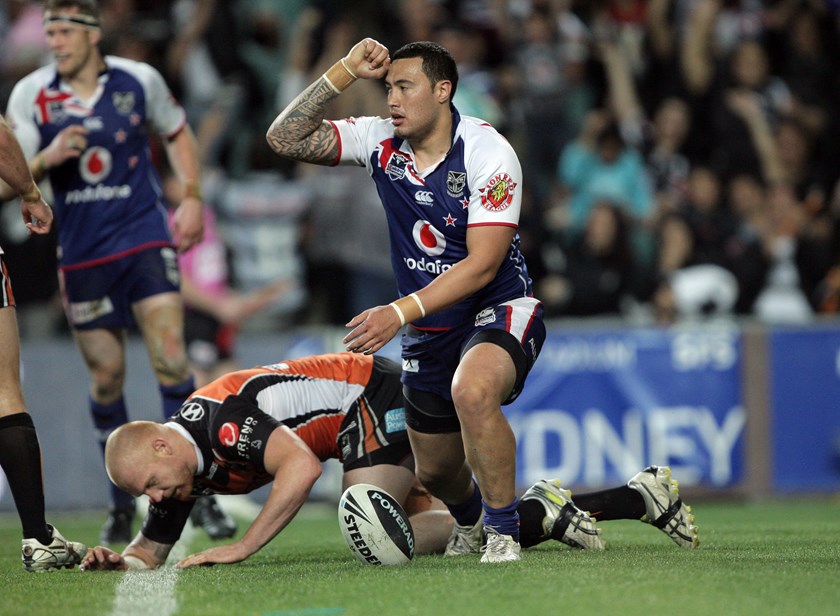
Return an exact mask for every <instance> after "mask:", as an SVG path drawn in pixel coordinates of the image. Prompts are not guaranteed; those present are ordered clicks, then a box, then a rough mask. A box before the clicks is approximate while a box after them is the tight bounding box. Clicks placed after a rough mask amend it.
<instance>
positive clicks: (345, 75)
mask: <svg viewBox="0 0 840 616" xmlns="http://www.w3.org/2000/svg"><path fill="white" fill-rule="evenodd" d="M383 77H385V84H386V87H387V91H388V98H387V103H388V110H389V113H390V117H388V118H374V117H363V118H350V119H347V120H342V121H334V122H333V121H326V120H325V119H324V115H325V110H326V108H327V105H328V104H329V102H330V101H331V100H332V99H333V98H335V97H336V96H338V95H339V94H340V93H341V92H342V91H343V90H344V89H346V88H347V87H350V86H351V85H352V83H353V82H354V81H355V80H356V79H357V78H365V79H381V78H383ZM457 85H458V70H457V67H456V65H455V61H454V60H453V58H452V56H451V55H450V54H449V52H448V51H447V50H446V49H444V48H443V47H441V46H440V45H437V44H435V43H431V42H420V43H411V44H409V45H406V46H404V47H402V48H401V49H399V50H397V52H396V53H394V55H393V56H389V52H388V49H387V48H385V47H384V46H383V45H381V44H380V43H378V42H377V41H375V40H373V39H370V38H367V39H364V40H362V41H361V42H359V43H357V44H356V45H354V46H353V48H352V49H351V50H350V52H349V53H348V54H347V55H346V56H345V57H343V58H341V60H339V61H338V62H336V63H335V64H334V65H333V66H332V67H331V68H330V69H328V70H327V72H326V73H325V74H324V75H323V76H322V77H321V78H319V79H318V80H317V81H316V82H315V83H313V84H311V85H310V86H309V87H308V88H307V89H306V90H304V92H303V93H302V94H300V95H299V96H298V97H297V98H296V99H295V100H294V101H293V102H292V103H290V104H289V105H288V107H287V108H286V109H285V110H284V111H283V112H282V113H281V114H280V115H279V116H278V117H277V118H276V119H275V120H274V122H273V123H272V125H271V127H270V128H269V130H268V133H267V140H268V142H269V144H270V145H271V147H272V148H273V149H274V151H275V152H277V153H278V154H279V155H281V156H284V157H288V158H292V159H295V160H300V161H306V162H311V163H316V164H322V165H335V164H354V165H360V166H365V167H366V168H367V169H368V172H369V173H370V174H371V177H372V178H373V180H374V182H375V183H376V186H377V189H378V191H379V194H380V197H381V200H382V204H383V206H384V208H385V212H386V216H387V219H388V225H389V232H390V240H391V261H392V265H393V268H394V273H395V275H396V278H397V286H398V290H399V293H400V295H401V297H400V298H399V299H397V300H396V301H394V302H392V303H391V304H390V305H386V306H376V307H374V308H371V309H369V310H366V311H364V312H362V313H361V314H359V315H358V316H356V317H355V318H354V319H352V320H351V321H350V322H349V323H348V327H350V328H352V331H351V332H350V334H348V336H347V337H346V338H345V344H346V348H347V350H350V351H355V352H361V353H373V352H375V351H377V350H378V349H380V348H381V347H382V346H383V345H384V344H385V343H387V342H388V341H389V340H390V339H391V338H392V337H393V336H394V335H395V334H396V333H397V331H398V330H399V329H400V327H401V326H403V325H406V324H410V325H409V327H408V329H407V331H406V333H405V335H404V336H403V339H402V347H403V352H402V356H403V376H402V382H403V385H404V393H405V397H406V401H407V404H406V407H407V410H408V414H407V422H408V425H409V428H410V430H409V434H410V438H411V444H412V449H413V451H414V454H415V458H416V472H417V476H418V478H419V479H420V481H421V482H422V483H423V485H424V486H426V487H427V488H428V489H429V491H430V492H431V493H432V494H434V495H435V496H437V497H438V498H440V499H441V500H443V501H444V502H445V503H446V504H447V506H448V507H449V510H450V511H451V512H452V514H453V516H454V517H455V520H456V522H457V525H456V527H455V530H454V531H453V535H452V538H451V541H450V545H449V546H448V547H447V553H448V554H450V555H458V554H465V553H469V552H473V551H478V550H479V547H480V545H481V536H482V527H483V530H484V531H485V533H486V534H487V545H486V549H485V553H484V556H483V557H482V561H483V562H504V561H511V560H518V559H519V549H520V545H519V517H518V514H517V499H516V494H515V485H514V479H515V471H516V468H515V465H516V460H515V458H516V440H515V436H514V434H513V431H512V430H511V428H510V425H509V424H508V422H507V420H506V419H505V416H504V415H503V414H502V411H501V405H502V404H505V403H507V402H510V401H512V400H513V399H514V398H515V397H516V396H517V394H518V393H519V392H520V391H521V388H522V386H523V384H524V381H525V378H526V376H527V374H528V372H529V370H530V368H531V366H532V365H533V363H534V361H535V360H536V357H537V355H538V354H539V351H540V348H541V346H542V343H543V340H544V338H545V327H544V324H543V322H542V313H543V310H542V305H541V304H540V302H539V301H537V300H536V299H534V298H533V296H532V293H531V280H530V278H529V276H528V270H527V267H526V265H525V262H524V259H523V257H522V254H521V252H520V251H519V238H518V235H517V228H518V223H519V210H520V205H521V199H522V188H521V183H522V170H521V167H520V164H519V161H518V159H517V156H516V154H515V152H514V151H513V148H512V147H511V146H510V144H509V143H508V142H507V141H506V140H505V139H504V138H503V137H502V136H501V135H499V133H497V132H496V131H495V130H494V129H493V128H492V127H491V126H490V125H488V124H487V123H486V122H484V121H482V120H478V119H476V118H471V117H465V116H461V115H460V113H459V112H458V110H457V109H456V108H455V107H454V106H453V105H452V98H453V96H454V94H455V91H456V88H457ZM348 198H352V196H348ZM470 466H471V467H472V469H473V470H474V471H475V476H476V479H477V485H476V483H475V482H473V480H472V479H471V475H470V472H469V467H470ZM479 487H480V489H479ZM482 508H483V510H484V516H483V518H482V516H481V512H482Z"/></svg>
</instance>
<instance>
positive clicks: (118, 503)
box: [88, 396, 134, 509]
mask: <svg viewBox="0 0 840 616" xmlns="http://www.w3.org/2000/svg"><path fill="white" fill-rule="evenodd" d="M88 403H89V405H90V414H91V416H92V417H93V425H94V427H96V433H97V434H96V438H97V440H98V441H99V447H100V449H101V450H102V454H103V455H104V454H105V441H107V440H108V435H109V434H111V432H113V431H114V430H115V429H116V428H118V427H120V426H121V425H123V424H124V423H126V422H127V421H128V411H127V410H126V408H125V398H123V397H122V396H120V397H119V398H117V399H116V400H115V401H114V402H112V403H111V404H99V403H98V402H96V401H95V400H94V399H93V398H89V399H88ZM108 487H109V488H110V490H111V502H112V503H114V509H129V508H131V507H133V505H134V498H133V497H132V496H131V494H129V493H127V492H123V491H122V490H120V489H119V488H118V487H117V486H115V485H114V484H112V483H111V482H110V481H109V482H108Z"/></svg>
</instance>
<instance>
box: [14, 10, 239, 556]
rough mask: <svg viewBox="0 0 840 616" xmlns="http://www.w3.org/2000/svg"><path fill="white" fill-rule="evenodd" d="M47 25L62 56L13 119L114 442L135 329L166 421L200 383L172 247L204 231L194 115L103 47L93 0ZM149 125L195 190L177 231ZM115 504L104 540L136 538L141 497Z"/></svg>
mask: <svg viewBox="0 0 840 616" xmlns="http://www.w3.org/2000/svg"><path fill="white" fill-rule="evenodd" d="M44 31H45V34H46V40H47V44H48V46H49V48H50V51H51V52H52V55H53V57H54V59H55V62H54V63H53V64H50V65H48V66H44V67H42V68H40V69H38V70H36V71H34V72H33V73H30V74H29V75H27V76H26V77H24V78H23V79H22V80H21V81H20V82H18V83H17V84H16V86H15V88H14V90H13V91H12V94H11V96H10V99H9V113H8V116H9V119H10V123H11V124H12V125H13V127H14V129H15V131H16V134H17V136H18V139H19V140H20V143H21V146H22V148H23V150H24V152H25V153H26V154H27V155H28V156H29V157H30V168H31V169H32V173H33V175H34V176H35V179H36V180H41V179H42V178H44V177H45V176H47V175H49V179H50V183H51V186H52V191H53V195H54V203H55V214H56V222H57V226H58V244H59V274H60V281H61V289H62V294H63V299H64V304H65V311H66V314H67V318H68V321H69V323H70V326H71V329H72V330H73V335H74V338H75V340H76V344H77V346H78V348H79V350H80V352H81V354H82V357H83V358H84V361H85V364H86V365H87V368H88V371H89V373H90V411H91V414H92V416H93V421H94V425H95V427H96V430H97V432H98V435H99V439H100V442H101V443H102V445H103V446H104V443H105V438H106V437H107V435H108V433H109V432H110V431H111V430H113V429H114V428H116V427H117V426H119V425H121V424H123V423H125V422H126V421H127V412H126V406H125V401H124V398H123V382H124V379H125V331H126V329H128V328H132V327H135V326H138V327H139V329H140V331H141V332H142V334H143V337H144V339H145V342H146V346H147V349H148V353H149V358H150V360H151V365H152V368H153V370H154V373H155V376H156V378H157V380H158V382H159V385H160V393H161V396H162V398H163V407H164V416H167V417H168V416H169V415H171V414H172V413H174V412H175V411H177V410H178V408H179V407H180V405H181V403H182V402H183V401H184V399H185V398H186V396H187V395H189V394H190V392H191V391H192V390H193V381H192V377H191V376H190V372H189V367H188V362H187V357H186V354H185V352H184V342H183V306H182V303H181V297H180V294H179V292H178V290H179V275H178V265H177V260H176V257H177V255H176V252H175V250H176V249H177V250H179V251H184V250H187V249H188V248H190V247H191V246H192V245H193V244H195V243H196V242H198V241H199V240H200V239H201V235H202V201H201V195H200V187H199V183H198V180H199V163H198V156H197V152H196V145H195V138H194V136H193V133H192V131H191V130H190V128H189V126H188V125H187V122H186V115H185V113H184V110H183V108H182V107H181V106H180V105H179V104H178V103H177V102H176V101H175V99H174V98H173V97H172V95H171V93H170V91H169V89H168V87H167V86H166V84H165V83H164V81H163V78H162V77H161V75H160V74H159V73H158V71H157V70H155V69H154V68H152V67H151V66H149V65H147V64H144V63H140V62H134V61H130V60H126V59H123V58H117V57H114V56H107V57H103V56H102V54H101V53H100V51H99V47H98V44H99V42H100V40H101V38H102V32H101V30H100V25H99V10H98V6H97V4H96V2H95V1H94V0H49V1H48V2H46V3H45V5H44ZM149 131H155V132H157V133H158V134H159V135H161V137H162V142H163V146H164V149H165V151H166V154H167V158H168V159H169V162H170V164H171V167H172V168H173V170H174V172H175V174H176V175H177V176H178V178H179V179H180V180H181V182H182V183H183V185H184V188H185V197H184V199H183V201H182V202H181V204H180V206H179V207H178V211H177V213H176V215H175V217H174V222H173V224H172V229H171V232H170V229H169V227H168V225H167V221H166V220H167V219H166V207H165V204H164V201H163V197H162V191H161V186H160V179H159V177H158V174H157V172H156V171H155V168H154V166H153V164H152V160H151V153H150V136H149ZM112 500H113V509H112V511H111V512H110V514H109V517H108V520H107V521H106V524H105V526H104V527H103V531H102V537H101V539H102V541H103V542H104V543H113V542H126V541H129V540H130V539H131V521H132V518H133V512H134V503H133V499H132V498H131V497H130V496H129V495H128V494H125V493H124V492H121V491H118V490H116V489H112ZM231 532H232V531H231Z"/></svg>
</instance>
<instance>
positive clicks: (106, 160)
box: [79, 146, 114, 184]
mask: <svg viewBox="0 0 840 616" xmlns="http://www.w3.org/2000/svg"><path fill="white" fill-rule="evenodd" d="M113 168H114V160H113V158H112V156H111V153H110V152H109V151H108V150H106V149H105V148H103V147H99V146H93V147H91V148H88V149H87V150H85V152H84V154H82V156H81V158H79V173H80V174H81V176H82V179H84V181H85V182H87V183H88V184H96V183H97V182H101V181H102V180H104V179H105V178H107V177H108V175H110V173H111V169H113Z"/></svg>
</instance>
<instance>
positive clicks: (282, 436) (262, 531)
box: [177, 426, 321, 569]
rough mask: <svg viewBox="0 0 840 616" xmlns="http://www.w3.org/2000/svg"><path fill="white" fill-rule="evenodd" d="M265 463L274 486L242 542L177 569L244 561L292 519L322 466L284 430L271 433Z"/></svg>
mask: <svg viewBox="0 0 840 616" xmlns="http://www.w3.org/2000/svg"><path fill="white" fill-rule="evenodd" d="M264 461H265V469H266V471H268V472H269V473H271V474H272V475H273V476H274V482H273V483H272V485H271V492H270V493H269V495H268V498H267V499H266V501H265V504H264V505H263V508H262V510H261V511H260V513H259V515H258V516H257V517H256V518H255V519H254V521H253V522H252V523H251V526H250V527H249V528H248V530H247V531H245V534H244V535H243V536H242V538H241V539H239V540H238V541H235V542H233V543H230V544H228V545H222V546H218V547H214V548H210V549H208V550H204V551H203V552H199V553H198V554H193V555H192V556H188V557H187V558H185V559H184V560H182V561H181V562H179V563H178V565H177V566H178V568H180V569H185V568H187V567H193V566H196V565H206V564H213V563H219V564H230V563H237V562H240V561H242V560H245V559H246V558H248V557H249V556H251V555H252V554H254V553H255V552H256V551H257V550H259V549H260V548H262V547H263V546H264V545H265V544H266V543H268V542H269V541H271V540H272V539H274V537H275V536H276V535H277V533H279V532H280V531H281V530H283V529H284V528H285V527H286V526H287V525H288V524H289V522H291V521H292V519H294V517H295V515H296V514H297V512H298V510H299V509H300V508H301V506H302V505H303V503H304V502H305V501H306V499H307V497H308V496H309V491H310V490H311V489H312V486H313V485H314V484H315V481H316V480H317V479H318V477H320V476H321V463H320V462H319V461H318V458H317V457H315V454H314V453H312V450H311V449H309V447H308V446H307V445H306V443H304V442H303V441H302V440H301V439H300V438H299V437H298V436H297V435H296V434H295V433H294V432H292V431H291V430H290V429H289V428H287V427H286V426H280V427H278V428H277V429H275V430H274V431H273V432H272V433H271V436H270V437H269V439H268V443H267V444H266V450H265V458H264Z"/></svg>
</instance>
